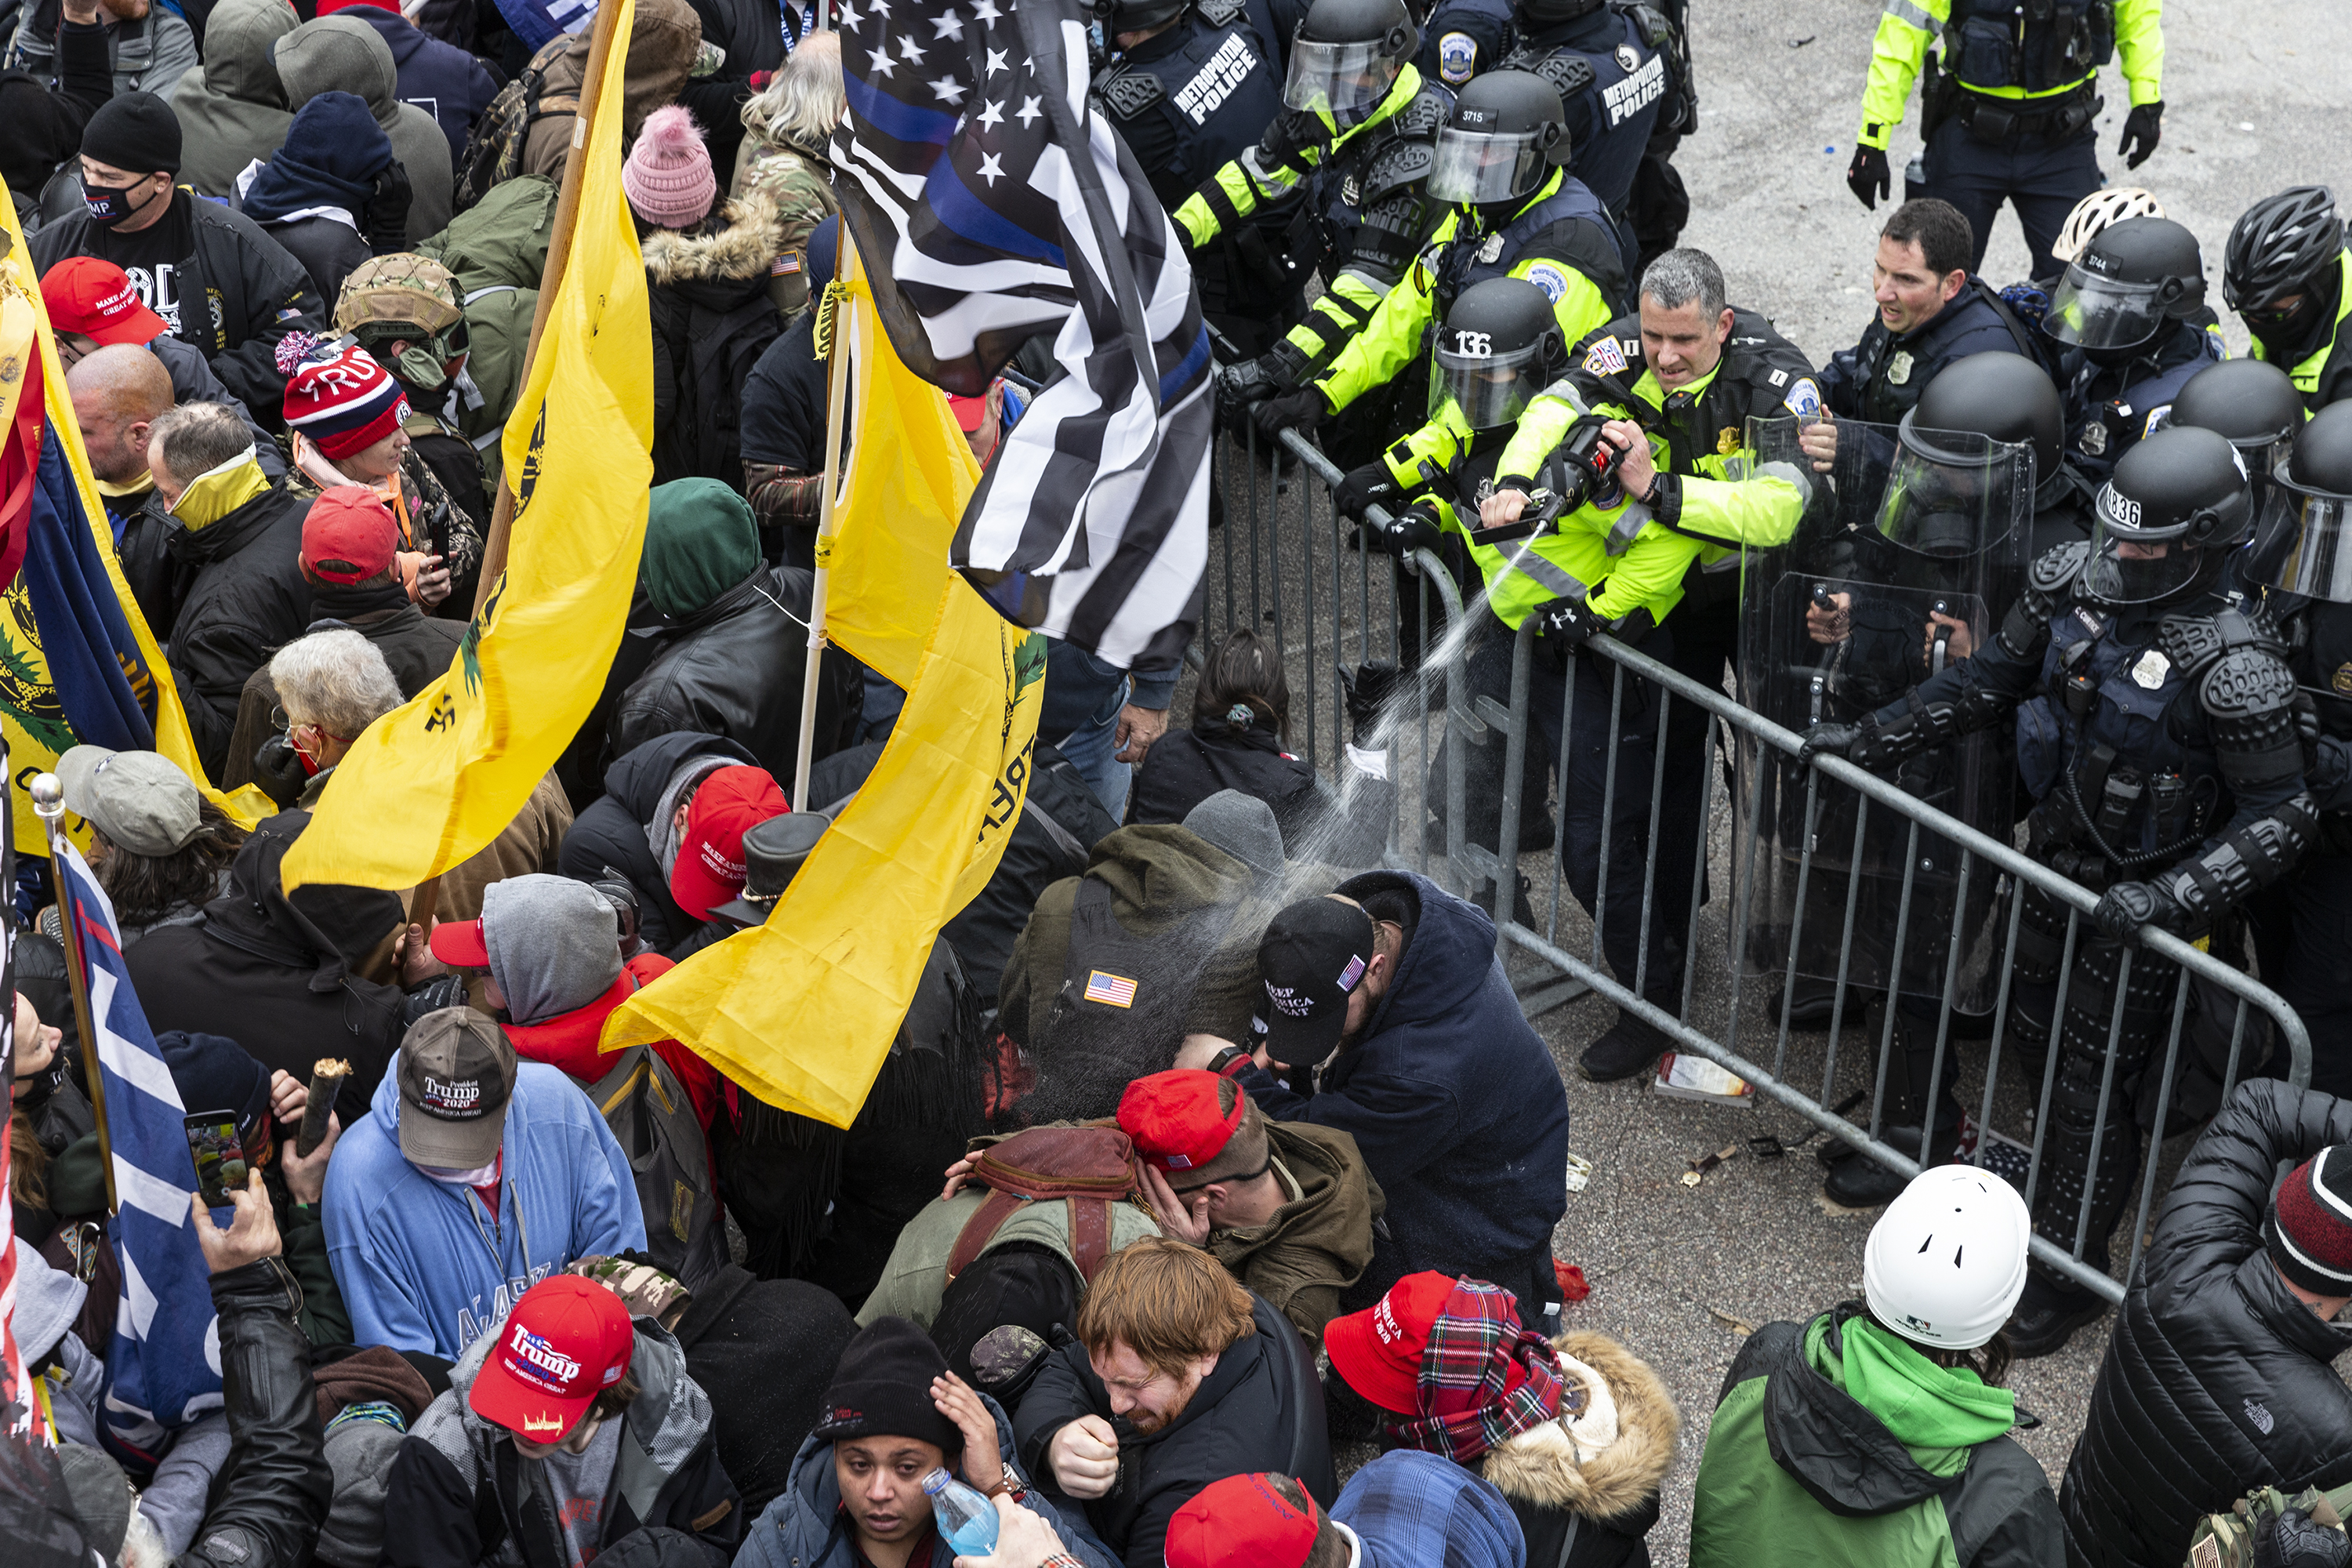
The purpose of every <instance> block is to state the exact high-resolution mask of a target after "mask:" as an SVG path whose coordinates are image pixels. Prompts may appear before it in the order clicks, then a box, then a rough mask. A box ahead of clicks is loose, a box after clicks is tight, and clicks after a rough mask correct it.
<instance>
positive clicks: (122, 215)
mask: <svg viewBox="0 0 2352 1568" xmlns="http://www.w3.org/2000/svg"><path fill="white" fill-rule="evenodd" d="M135 188H136V187H134V186H131V185H93V184H89V182H88V181H84V182H83V183H82V187H81V199H82V204H83V205H85V206H87V207H89V221H90V222H92V223H94V224H97V225H99V226H100V227H103V228H112V227H114V226H116V225H117V224H121V223H127V222H129V221H130V220H131V218H133V217H136V216H138V215H139V213H140V210H141V209H142V208H143V207H145V206H146V205H148V203H149V202H152V201H153V200H154V199H155V195H154V193H152V192H150V193H149V194H148V196H147V200H146V201H142V202H135V203H134V202H132V201H131V191H132V190H133V189H135Z"/></svg>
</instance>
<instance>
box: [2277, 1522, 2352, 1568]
mask: <svg viewBox="0 0 2352 1568" xmlns="http://www.w3.org/2000/svg"><path fill="white" fill-rule="evenodd" d="M2347 1559H2352V1540H2347V1538H2346V1536H2345V1533H2344V1531H2340V1530H2330V1529H2329V1528H2328V1527H2327V1526H2326V1525H2324V1524H2314V1523H2312V1522H2311V1515H2309V1514H2307V1513H2305V1512H2304V1510H2301V1509H2299V1508H2290V1509H2287V1510H2284V1511H2282V1512H2281V1513H2280V1514H2279V1516H2278V1518H2277V1519H2276V1520H2274V1521H2272V1524H2271V1528H2270V1531H2269V1532H2268V1533H2267V1534H2264V1535H2263V1536H2261V1537H2260V1538H2259V1539H2257V1540H2256V1542H2254V1568H2344V1564H2345V1563H2346V1562H2347Z"/></svg>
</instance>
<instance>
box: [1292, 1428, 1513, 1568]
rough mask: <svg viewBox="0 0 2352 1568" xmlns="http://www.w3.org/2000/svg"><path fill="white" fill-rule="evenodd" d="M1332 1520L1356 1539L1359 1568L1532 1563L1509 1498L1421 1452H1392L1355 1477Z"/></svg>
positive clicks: (1506, 1567)
mask: <svg viewBox="0 0 2352 1568" xmlns="http://www.w3.org/2000/svg"><path fill="white" fill-rule="evenodd" d="M1331 1517H1332V1518H1333V1519H1335V1520H1337V1521H1339V1522H1340V1523H1341V1524H1344V1525H1346V1526H1347V1527H1348V1529H1349V1531H1350V1532H1351V1533H1352V1534H1353V1535H1354V1536H1355V1537H1356V1540H1357V1542H1358V1544H1359V1545H1360V1548H1361V1551H1360V1554H1359V1555H1358V1557H1357V1559H1356V1565H1357V1568H1420V1565H1421V1564H1423V1563H1444V1565H1445V1568H1522V1564H1524V1563H1526V1562H1527V1560H1528V1545H1527V1538H1526V1537H1525V1536H1524V1535H1523V1534H1521V1532H1520V1531H1519V1521H1518V1516H1517V1514H1514V1513H1513V1512H1512V1511H1511V1505H1510V1504H1509V1503H1507V1502H1505V1501H1504V1500H1503V1494H1502V1493H1501V1492H1499V1491H1496V1489H1495V1488H1494V1487H1493V1486H1492V1485H1490V1484H1488V1483H1487V1482H1486V1481H1485V1480H1483V1479H1480V1478H1479V1477H1478V1476H1477V1475H1476V1474H1475V1472H1473V1471H1470V1470H1466V1469H1465V1468H1462V1467H1461V1466H1460V1465H1457V1464H1455V1463H1454V1461H1453V1460H1451V1459H1445V1458H1439V1457H1438V1456H1437V1455H1435V1454H1424V1453H1423V1452H1422V1451H1421V1450H1419V1449H1418V1448H1397V1449H1392V1450H1391V1451H1390V1452H1388V1453H1385V1454H1382V1455H1381V1457H1380V1458H1377V1459H1374V1460H1373V1461H1372V1462H1371V1463H1370V1464H1369V1465H1366V1466H1365V1467H1364V1468H1362V1469H1360V1470H1358V1471H1357V1472H1356V1473H1355V1474H1354V1475H1353V1476H1351V1477H1349V1480H1348V1485H1347V1487H1346V1488H1345V1489H1343V1490H1342V1491H1341V1492H1340V1493H1339V1501H1338V1502H1336V1503H1334V1504H1332V1505H1331Z"/></svg>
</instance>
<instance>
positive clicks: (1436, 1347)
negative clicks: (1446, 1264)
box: [1388, 1279, 1562, 1465]
mask: <svg viewBox="0 0 2352 1568" xmlns="http://www.w3.org/2000/svg"><path fill="white" fill-rule="evenodd" d="M1419 1393H1420V1396H1421V1415H1420V1418H1419V1419H1417V1420H1412V1421H1401V1422H1392V1423H1391V1424H1390V1425H1389V1428H1388V1431H1389V1436H1391V1437H1392V1438H1394V1439H1395V1440H1396V1441H1397V1442H1399V1443H1401V1444H1402V1445H1404V1446H1405V1447H1412V1448H1420V1449H1423V1450H1425V1451H1427V1452H1429V1453H1433V1454H1443V1455H1444V1456H1445V1457H1446V1458H1449V1459H1452V1460H1453V1461H1454V1463H1455V1464H1457V1465H1467V1464H1470V1463H1472V1462H1474V1461H1475V1460H1476V1458H1478V1456H1480V1455H1481V1454H1484V1453H1485V1452H1486V1450H1487V1449H1489V1448H1492V1447H1497V1446H1498V1445H1500V1444H1502V1443H1504V1442H1505V1441H1507V1440H1508V1439H1509V1438H1512V1437H1515V1436H1518V1435H1519V1434H1520V1433H1522V1432H1527V1431H1532V1430H1533V1429H1534V1428H1536V1427H1538V1426H1542V1425H1543V1424H1544V1423H1545V1422H1547V1421H1555V1420H1558V1419H1559V1410H1560V1400H1561V1394H1562V1390H1561V1377H1560V1370H1559V1355H1558V1354H1557V1353H1556V1352H1554V1351H1553V1350H1552V1348H1551V1342H1549V1340H1547V1339H1545V1338H1544V1337H1543V1336H1542V1335H1541V1334H1539V1333H1536V1332H1534V1331H1531V1330H1528V1329H1524V1328H1521V1327H1520V1326H1519V1310H1518V1303H1517V1299H1516V1298H1515V1297H1514V1296H1513V1295H1512V1294H1511V1292H1509V1291H1508V1290H1506V1289H1503V1288H1502V1287H1500V1286H1498V1285H1489V1284H1487V1283H1486V1281H1485V1280H1483V1279H1464V1280H1461V1281H1459V1282H1457V1283H1456V1284H1455V1285H1454V1293H1453V1294H1452V1295H1450V1296H1448V1297H1447V1298H1446V1299H1445V1306H1444V1310H1441V1311H1440V1312H1439V1313H1438V1314H1437V1321H1435V1322H1434V1323H1433V1324H1431V1325H1430V1330H1429V1339H1428V1342H1426V1344H1424V1345H1423V1349H1422V1352H1421V1378H1420V1389H1419Z"/></svg>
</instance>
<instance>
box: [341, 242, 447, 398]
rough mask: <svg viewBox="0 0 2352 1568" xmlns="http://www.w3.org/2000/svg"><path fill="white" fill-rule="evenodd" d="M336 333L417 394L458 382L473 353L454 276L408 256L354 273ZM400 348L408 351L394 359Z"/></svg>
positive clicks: (377, 260)
mask: <svg viewBox="0 0 2352 1568" xmlns="http://www.w3.org/2000/svg"><path fill="white" fill-rule="evenodd" d="M335 331H337V332H338V333H340V334H341V335H342V336H344V337H349V338H356V339H357V340H358V341H359V345H360V347H362V348H363V349H365V350H367V352H368V353H370V354H371V355H373V357H374V358H375V360H376V361H377V363H380V364H382V365H383V367H384V368H385V369H386V370H388V371H390V372H391V373H392V375H393V379H394V380H395V381H397V382H399V383H400V384H402V385H403V386H405V387H409V388H412V389H414V390H415V391H417V392H425V393H431V392H438V391H439V390H440V389H441V388H442V387H444V386H446V384H448V383H449V382H451V381H452V380H454V379H456V377H457V374H458V373H459V372H460V371H462V370H464V369H465V367H466V356H467V353H469V352H470V351H471V348H472V342H471V338H470V336H469V334H468V333H467V327H466V313H465V310H464V309H463V308H462V307H461V306H460V305H459V304H458V302H457V277H456V275H455V274H453V273H452V272H451V271H450V270H449V269H448V268H446V267H444V266H443V265H441V263H439V262H437V261H436V260H434V259H433V258H431V257H429V256H417V255H413V254H410V253H407V252H401V253H399V254H396V255H392V256H377V257H371V258H369V259H367V260H365V261H362V262H361V263H360V264H359V265H358V266H357V267H354V268H352V271H351V276H349V277H348V278H345V279H343V287H342V289H341V292H340V293H338V294H337V295H336V296H335ZM396 342H398V343H404V344H406V345H407V346H406V347H404V348H403V349H402V350H401V351H400V352H399V353H394V352H393V351H392V345H393V344H394V343H396Z"/></svg>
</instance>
